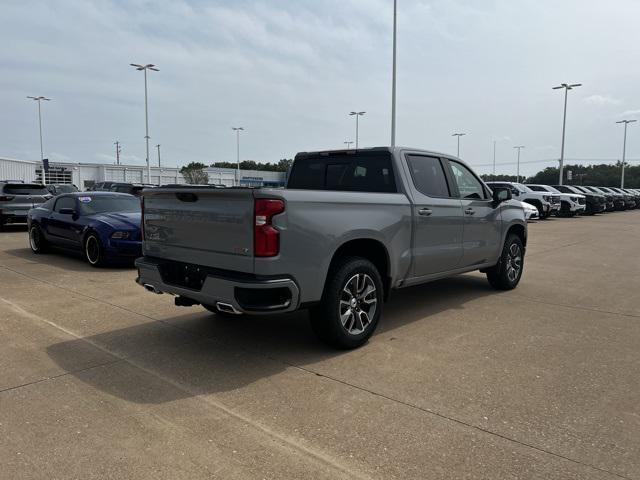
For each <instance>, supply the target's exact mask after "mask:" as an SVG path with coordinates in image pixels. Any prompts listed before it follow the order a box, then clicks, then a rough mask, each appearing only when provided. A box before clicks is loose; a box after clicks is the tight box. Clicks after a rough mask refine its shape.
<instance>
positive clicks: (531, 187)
mask: <svg viewBox="0 0 640 480" xmlns="http://www.w3.org/2000/svg"><path fill="white" fill-rule="evenodd" d="M529 188H530V189H531V190H533V191H534V192H546V191H547V189H546V188H544V187H541V186H540V185H529Z"/></svg>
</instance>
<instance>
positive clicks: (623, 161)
mask: <svg viewBox="0 0 640 480" xmlns="http://www.w3.org/2000/svg"><path fill="white" fill-rule="evenodd" d="M636 121H637V120H620V121H619V122H616V123H624V140H623V141H622V177H621V178H620V188H624V167H625V164H626V157H627V125H629V124H630V123H633V122H636Z"/></svg>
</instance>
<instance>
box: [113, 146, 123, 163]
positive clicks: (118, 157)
mask: <svg viewBox="0 0 640 480" xmlns="http://www.w3.org/2000/svg"><path fill="white" fill-rule="evenodd" d="M113 144H114V145H115V146H116V165H120V152H122V146H121V144H120V142H119V141H118V140H116V141H115V142H113Z"/></svg>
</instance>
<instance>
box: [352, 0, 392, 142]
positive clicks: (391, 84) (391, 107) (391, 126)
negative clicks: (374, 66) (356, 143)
mask: <svg viewBox="0 0 640 480" xmlns="http://www.w3.org/2000/svg"><path fill="white" fill-rule="evenodd" d="M397 34H398V0H393V73H392V74H391V147H395V146H396V44H397V41H396V39H397ZM356 148H357V147H356Z"/></svg>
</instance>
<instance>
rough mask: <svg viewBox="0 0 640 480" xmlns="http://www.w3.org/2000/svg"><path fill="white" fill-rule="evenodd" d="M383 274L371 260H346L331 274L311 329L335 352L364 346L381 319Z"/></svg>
mask: <svg viewBox="0 0 640 480" xmlns="http://www.w3.org/2000/svg"><path fill="white" fill-rule="evenodd" d="M383 297H384V295H383V286H382V279H381V278H380V273H379V272H378V270H377V269H376V267H375V265H374V264H373V263H371V262H370V261H369V260H366V259H364V258H360V257H348V258H345V259H343V260H342V261H341V262H340V263H339V264H338V265H337V266H336V267H335V268H333V269H332V270H331V272H330V273H329V276H328V278H327V283H326V285H325V288H324V293H323V295H322V301H321V302H320V304H319V305H318V306H317V307H315V308H314V309H312V310H311V312H310V318H311V327H312V328H313V330H314V332H315V333H316V335H318V337H320V339H322V340H323V341H324V342H326V343H328V344H329V345H332V346H334V347H336V348H342V349H350V348H357V347H359V346H361V345H364V344H365V343H366V342H367V340H368V339H369V337H370V336H371V335H372V334H373V332H374V331H375V329H376V326H377V325H378V321H379V320H380V317H381V316H382V303H383Z"/></svg>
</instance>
